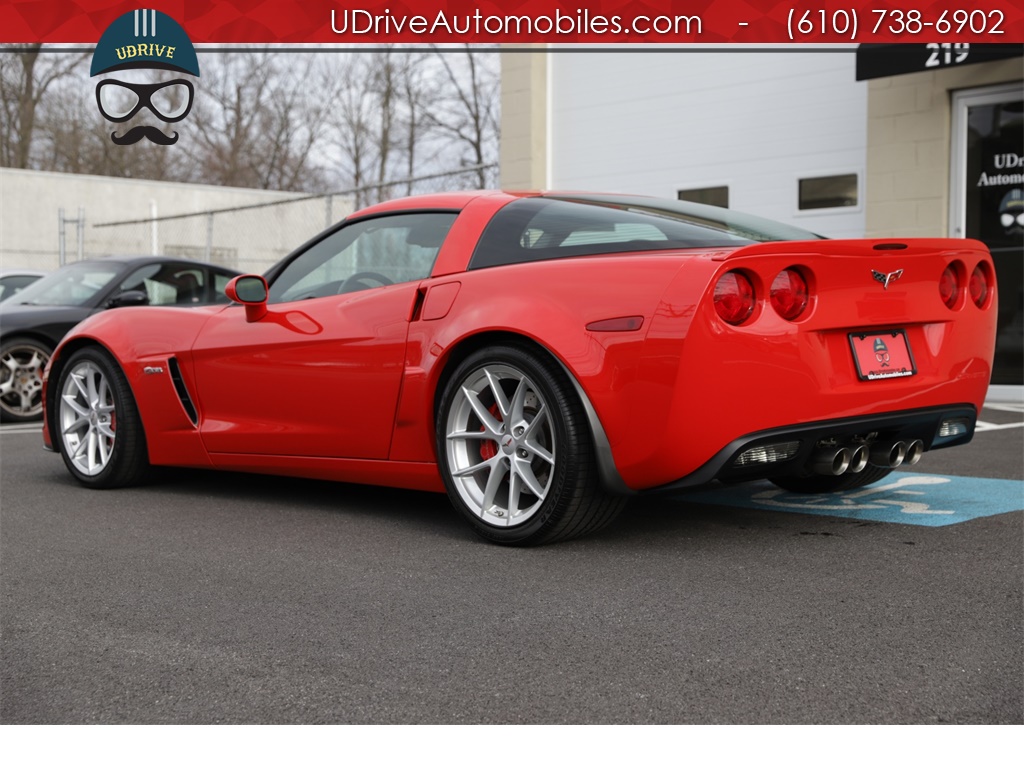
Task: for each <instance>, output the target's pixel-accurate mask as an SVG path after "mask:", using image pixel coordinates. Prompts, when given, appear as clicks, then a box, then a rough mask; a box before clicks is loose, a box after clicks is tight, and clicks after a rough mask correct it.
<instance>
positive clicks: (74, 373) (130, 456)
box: [52, 347, 149, 488]
mask: <svg viewBox="0 0 1024 768" xmlns="http://www.w3.org/2000/svg"><path fill="white" fill-rule="evenodd" d="M52 415H53V419H52V424H53V431H54V434H55V436H56V439H57V445H56V447H57V449H58V450H59V451H60V453H61V456H62V458H63V459H64V464H65V465H66V466H67V468H68V471H69V472H71V474H72V475H73V476H74V477H75V479H76V480H78V482H80V483H81V484H82V485H85V486H88V487H89V488H119V487H122V486H126V485H134V484H136V483H138V482H140V481H141V480H142V479H143V478H144V477H145V476H146V474H147V472H148V469H149V457H148V453H147V451H146V436H145V433H144V431H143V428H142V420H141V419H140V418H139V409H138V406H137V405H136V404H135V397H134V396H133V395H132V391H131V387H129V385H128V379H127V378H126V377H125V375H124V372H123V371H122V370H121V366H120V365H118V363H117V361H116V360H114V358H113V357H111V356H110V354H108V353H107V352H106V351H105V350H103V349H100V348H99V347H85V348H83V349H80V350H78V351H77V352H75V353H74V354H72V355H71V357H70V358H69V359H68V361H67V363H65V365H64V368H63V370H62V371H61V374H60V381H59V382H58V384H57V391H56V392H55V393H54V397H53V414H52Z"/></svg>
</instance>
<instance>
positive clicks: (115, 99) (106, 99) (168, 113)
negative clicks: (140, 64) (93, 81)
mask: <svg viewBox="0 0 1024 768" xmlns="http://www.w3.org/2000/svg"><path fill="white" fill-rule="evenodd" d="M194 95H195V90H194V89H193V87H192V83H190V82H189V81H188V80H171V81H169V82H166V83H141V84H140V83H124V82H121V81H120V80H102V81H100V82H99V83H97V85H96V104H97V105H98V106H99V108H100V114H101V115H103V117H105V118H106V119H107V120H109V121H110V122H112V123H124V122H127V121H128V120H131V119H132V118H133V117H134V116H135V115H136V114H138V112H139V110H140V109H142V108H143V107H149V110H150V111H151V112H152V113H153V114H154V115H156V116H157V117H158V118H160V119H161V120H163V121H164V122H165V123H176V122H178V121H179V120H182V119H184V117H185V116H186V115H187V114H188V113H189V110H190V109H192V97H193V96H194Z"/></svg>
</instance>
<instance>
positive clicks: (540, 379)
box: [44, 192, 996, 544]
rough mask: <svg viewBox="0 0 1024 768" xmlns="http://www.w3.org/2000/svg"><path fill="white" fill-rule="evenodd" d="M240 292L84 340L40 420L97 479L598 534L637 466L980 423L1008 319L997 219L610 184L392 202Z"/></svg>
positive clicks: (701, 461)
mask: <svg viewBox="0 0 1024 768" xmlns="http://www.w3.org/2000/svg"><path fill="white" fill-rule="evenodd" d="M227 294H228V296H229V298H230V299H231V300H232V301H233V302H234V303H233V304H231V305H229V306H216V307H208V308H193V309H181V308H176V307H140V308H125V309H123V310H121V311H118V312H105V313H102V314H99V315H96V316H94V317H91V318H89V319H88V320H86V321H85V322H83V323H81V324H80V325H78V326H77V328H76V329H75V330H74V331H73V332H72V333H71V334H70V335H69V336H68V337H67V338H66V339H65V340H64V341H63V343H62V344H61V345H60V347H59V348H58V349H57V350H56V351H55V353H54V355H53V358H52V360H51V362H50V365H49V367H48V369H47V373H46V390H45V411H46V424H45V429H44V436H45V437H44V439H45V442H46V444H47V447H50V448H51V449H53V450H56V451H58V452H60V453H61V454H62V456H63V458H64V462H65V464H66V465H67V467H68V469H69V470H70V472H71V474H72V475H74V476H75V477H76V478H77V479H78V480H79V481H80V482H81V483H83V484H84V485H86V486H90V487H97V488H107V487H114V486H122V485H127V484H130V483H133V482H135V481H138V480H139V479H140V478H142V476H143V475H144V473H145V471H146V470H147V468H148V467H149V466H150V465H176V466H188V467H208V468H216V469H227V470H235V471H245V472H263V473H270V474H281V475H296V476H302V477H312V478H326V479H332V480H341V481H347V482H357V483H372V484H380V485H389V486H398V487H404V488H414V489H422V490H430V491H447V493H448V495H449V496H450V498H451V501H452V503H453V504H454V505H455V507H456V508H458V510H459V511H460V512H461V513H462V514H463V515H464V516H465V518H466V519H467V520H468V521H469V523H470V524H471V525H472V527H473V528H474V529H475V530H476V532H477V533H479V534H480V535H482V536H484V537H485V538H487V539H490V540H492V541H496V542H500V543H504V544H535V543H543V542H549V541H555V540H559V539H567V538H571V537H574V536H579V535H582V534H585V533H589V532H592V531H595V530H597V529H599V528H601V527H602V526H604V525H606V524H607V523H608V522H609V521H611V520H612V518H613V517H614V516H615V515H616V514H617V513H618V512H619V510H620V509H621V508H622V506H623V504H624V501H625V499H626V498H627V496H628V495H629V494H631V493H634V492H638V491H647V490H653V489H671V488H680V487H685V486H692V485H697V484H702V483H707V482H709V481H712V480H716V479H718V480H724V481H730V482H732V481H739V480H746V479H754V478H769V479H771V480H772V481H773V482H775V483H776V484H778V485H779V486H782V487H783V488H787V489H790V490H793V491H803V492H810V493H821V492H828V491H842V490H846V489H851V488H857V487H859V486H863V485H866V484H868V483H871V482H874V481H877V480H879V479H881V478H882V477H884V476H885V475H887V474H888V473H889V472H891V471H892V470H893V469H894V468H895V467H897V466H899V465H900V464H901V463H915V462H917V461H918V460H919V459H920V458H921V456H922V454H924V453H926V452H927V451H930V450H935V449H938V448H946V447H950V446H955V445H961V444H963V443H966V442H968V441H970V439H971V437H972V436H973V434H974V426H975V419H976V416H977V413H978V409H979V408H980V407H981V405H982V402H983V400H984V397H985V392H986V389H987V387H988V381H989V375H990V371H991V364H992V354H993V347H994V339H995V323H996V285H995V272H994V269H993V265H992V260H991V257H990V255H989V253H988V251H987V250H986V248H985V246H984V245H982V244H981V243H979V242H976V241H972V240H945V239H923V240H902V239H894V240H823V239H820V238H818V237H816V236H815V235H813V234H811V233H809V232H804V231H802V230H798V229H794V228H791V227H788V226H784V225H781V224H776V223H772V222H768V221H765V220H763V219H757V218H755V217H750V216H744V215H741V214H737V213H735V212H733V211H728V210H725V209H720V208H710V207H706V206H699V205H692V204H687V203H681V202H677V201H662V200H656V199H648V198H640V197H626V196H612V195H589V194H554V193H549V194H532V193H531V194H515V193H502V192H480V193H461V194H443V195H431V196H426V197H419V198H409V199H405V200H396V201H391V202H387V203H382V204H380V205H376V206H373V207H371V208H368V209H366V210H362V211H359V212H358V213H355V214H353V215H351V216H349V217H348V218H347V219H345V220H344V221H342V222H341V223H340V224H338V225H337V226H335V227H333V228H331V229H329V230H327V231H326V232H324V233H323V234H321V235H319V236H318V237H316V238H314V239H313V240H311V241H310V242H308V243H306V244H305V245H303V246H302V247H300V248H299V249H298V250H296V251H295V252H294V253H292V254H291V255H290V256H288V257H287V258H285V259H284V260H283V261H282V262H281V263H280V264H278V265H277V266H275V267H274V268H272V269H271V270H270V271H269V272H268V274H267V275H266V277H265V278H264V277H261V276H256V275H247V276H243V277H238V278H236V279H234V280H233V281H232V282H231V283H230V284H229V285H228V288H227Z"/></svg>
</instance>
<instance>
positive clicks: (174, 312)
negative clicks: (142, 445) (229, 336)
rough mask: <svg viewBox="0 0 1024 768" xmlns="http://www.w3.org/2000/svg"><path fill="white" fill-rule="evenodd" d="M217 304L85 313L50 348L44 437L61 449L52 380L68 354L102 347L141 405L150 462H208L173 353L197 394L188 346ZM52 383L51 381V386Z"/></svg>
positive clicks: (205, 464) (45, 380)
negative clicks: (174, 374) (175, 373)
mask: <svg viewBox="0 0 1024 768" xmlns="http://www.w3.org/2000/svg"><path fill="white" fill-rule="evenodd" d="M223 309H224V307H223V306H217V307H196V308H183V307H137V308H136V307H124V308H121V309H118V310H117V311H116V312H103V313H100V314H98V315H93V316H92V317H89V318H86V319H85V320H83V321H82V322H81V323H79V324H78V325H77V326H76V327H75V328H74V330H73V331H72V332H71V333H70V334H68V335H67V336H66V337H65V338H64V339H63V341H61V343H60V345H59V346H58V347H57V349H56V350H55V351H54V353H53V356H52V357H51V358H50V363H49V365H48V366H47V369H46V371H45V372H44V375H43V397H44V402H45V404H46V407H45V410H44V414H45V416H44V419H45V422H44V441H47V443H48V446H49V447H53V448H55V449H57V450H60V440H59V439H58V436H57V435H56V433H55V431H54V430H55V427H56V421H57V420H56V418H55V416H56V413H55V408H56V404H57V396H58V393H57V391H56V384H57V382H58V381H59V380H60V377H61V374H62V372H63V369H64V367H65V365H66V364H67V361H68V359H69V358H70V356H71V355H72V354H73V353H74V352H75V351H76V350H78V349H81V348H83V347H86V346H90V345H96V346H100V347H102V348H104V349H105V350H106V351H107V352H108V353H109V354H110V355H111V356H112V357H113V358H114V360H115V361H116V362H117V364H118V365H120V366H121V369H122V370H123V371H124V373H125V377H126V378H127V379H128V385H129V387H131V390H132V395H133V397H134V398H135V403H136V405H137V406H138V409H139V416H140V418H141V419H142V426H143V429H144V431H145V434H146V435H147V437H152V436H153V435H160V436H161V437H160V439H159V440H152V439H147V447H148V450H149V461H150V463H151V464H173V465H181V466H199V467H208V466H210V461H209V457H208V456H207V453H206V450H205V449H204V448H203V444H202V441H201V439H200V437H199V431H198V429H197V428H196V424H194V423H193V422H192V420H191V418H190V417H189V415H188V414H187V413H186V412H185V409H184V407H183V406H182V402H181V398H180V397H179V396H178V393H177V390H176V389H175V386H174V382H173V381H172V379H171V367H170V362H169V361H170V360H171V358H174V359H175V360H176V361H177V363H178V366H179V369H180V371H181V377H182V379H183V381H184V384H185V386H186V388H190V389H191V391H192V393H193V401H195V400H196V399H197V398H196V397H195V389H194V381H195V379H194V376H193V373H192V353H191V349H192V345H193V344H194V342H195V339H196V336H197V335H198V334H199V331H200V330H201V329H202V327H203V325H205V324H206V322H207V321H208V320H209V319H210V317H212V316H213V315H214V314H216V313H218V312H221V311H223ZM51 384H52V386H51Z"/></svg>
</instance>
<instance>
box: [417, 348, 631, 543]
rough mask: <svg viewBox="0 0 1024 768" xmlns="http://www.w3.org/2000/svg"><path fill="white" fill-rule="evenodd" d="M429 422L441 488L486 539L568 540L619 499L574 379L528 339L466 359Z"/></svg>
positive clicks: (608, 514) (601, 518)
mask: <svg viewBox="0 0 1024 768" xmlns="http://www.w3.org/2000/svg"><path fill="white" fill-rule="evenodd" d="M436 429H437V457H438V463H439V466H440V469H441V476H442V478H443V480H444V484H445V487H446V489H447V491H448V496H449V497H450V498H451V500H452V503H453V504H454V505H455V507H456V508H457V509H459V511H460V512H462V514H463V515H464V517H465V518H466V519H467V520H468V521H469V523H470V525H471V526H472V527H473V529H474V530H475V531H476V532H477V533H478V534H479V535H481V536H482V537H484V538H485V539H488V540H489V541H494V542H497V543H500V544H519V545H528V544H543V543H548V542H553V541H559V540H564V539H570V538H575V537H578V536H582V535H585V534H589V533H592V532H594V531H597V530H598V529H600V528H603V527H604V526H605V525H607V524H608V523H610V522H611V521H612V520H613V519H614V518H615V516H616V515H617V514H618V512H619V510H620V509H621V508H622V507H623V506H624V504H625V500H624V499H623V498H621V497H616V496H611V495H609V494H607V493H606V492H605V491H604V490H603V489H602V487H601V483H600V478H599V475H598V468H597V464H596V458H595V456H594V448H593V444H592V441H591V438H590V431H589V428H588V426H587V423H586V416H585V414H584V412H583V408H582V406H581V404H580V402H579V399H578V398H577V396H576V393H575V392H574V391H573V389H572V386H571V383H570V382H569V381H568V380H567V379H566V376H565V374H564V372H562V371H560V370H558V369H557V367H556V366H554V365H552V364H551V363H549V362H548V361H546V360H545V359H543V358H542V357H541V356H540V355H539V354H538V353H536V352H535V351H533V350H532V349H530V348H528V347H526V346H513V345H507V346H496V347H491V348H487V349H482V350H479V351H477V352H475V353H473V354H471V355H470V356H469V357H467V358H466V359H465V360H463V361H462V362H461V363H460V364H459V365H458V367H457V368H456V370H455V371H454V373H453V374H452V376H451V377H450V378H449V379H448V383H447V385H446V386H445V389H444V392H443V393H442V396H441V400H440V406H439V408H438V413H437V422H436Z"/></svg>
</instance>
